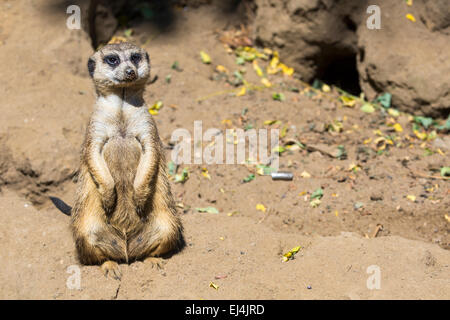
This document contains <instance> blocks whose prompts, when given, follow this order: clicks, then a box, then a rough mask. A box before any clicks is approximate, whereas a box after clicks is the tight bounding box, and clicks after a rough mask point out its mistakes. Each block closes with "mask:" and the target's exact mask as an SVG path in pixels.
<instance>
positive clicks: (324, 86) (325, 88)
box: [322, 84, 331, 92]
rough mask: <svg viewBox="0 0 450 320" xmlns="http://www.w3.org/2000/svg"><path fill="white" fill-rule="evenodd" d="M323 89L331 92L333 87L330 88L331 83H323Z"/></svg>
mask: <svg viewBox="0 0 450 320" xmlns="http://www.w3.org/2000/svg"><path fill="white" fill-rule="evenodd" d="M322 91H323V92H330V91H331V88H330V86H329V85H327V84H323V86H322Z"/></svg>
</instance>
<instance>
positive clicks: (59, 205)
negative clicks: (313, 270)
mask: <svg viewBox="0 0 450 320" xmlns="http://www.w3.org/2000/svg"><path fill="white" fill-rule="evenodd" d="M49 198H50V200H51V201H52V202H53V204H54V205H55V207H56V209H58V210H59V211H61V212H62V213H64V214H65V215H66V216H70V215H71V214H72V207H71V206H69V205H68V204H67V203H65V202H64V201H62V200H61V199H59V198H56V197H49Z"/></svg>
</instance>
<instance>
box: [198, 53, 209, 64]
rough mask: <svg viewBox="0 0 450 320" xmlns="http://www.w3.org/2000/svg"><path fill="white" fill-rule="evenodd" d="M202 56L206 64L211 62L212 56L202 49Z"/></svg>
mask: <svg viewBox="0 0 450 320" xmlns="http://www.w3.org/2000/svg"><path fill="white" fill-rule="evenodd" d="M200 58H201V59H202V62H203V63H205V64H210V63H211V57H210V56H209V55H208V54H207V53H206V52H205V51H200Z"/></svg>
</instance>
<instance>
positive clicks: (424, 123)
mask: <svg viewBox="0 0 450 320" xmlns="http://www.w3.org/2000/svg"><path fill="white" fill-rule="evenodd" d="M414 121H415V122H416V123H418V124H421V125H422V126H423V127H424V128H425V129H428V127H429V126H431V125H432V124H433V118H428V117H420V116H416V117H414Z"/></svg>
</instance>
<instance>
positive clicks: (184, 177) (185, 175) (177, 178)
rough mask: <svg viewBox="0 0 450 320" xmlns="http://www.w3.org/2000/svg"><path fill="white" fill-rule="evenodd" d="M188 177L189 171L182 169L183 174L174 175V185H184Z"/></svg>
mask: <svg viewBox="0 0 450 320" xmlns="http://www.w3.org/2000/svg"><path fill="white" fill-rule="evenodd" d="M188 177H189V171H188V169H187V168H184V169H183V172H181V174H177V175H175V183H178V182H180V183H185V182H186V180H187V179H188Z"/></svg>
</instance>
